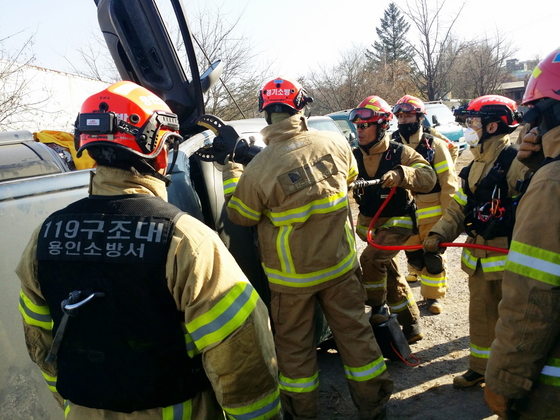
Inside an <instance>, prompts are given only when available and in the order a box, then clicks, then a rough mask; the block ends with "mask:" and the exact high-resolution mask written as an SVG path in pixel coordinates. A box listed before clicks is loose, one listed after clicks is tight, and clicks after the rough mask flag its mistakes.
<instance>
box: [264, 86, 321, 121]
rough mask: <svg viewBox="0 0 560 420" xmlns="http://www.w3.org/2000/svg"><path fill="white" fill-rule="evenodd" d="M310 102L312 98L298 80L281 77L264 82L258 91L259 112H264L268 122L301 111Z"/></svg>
mask: <svg viewBox="0 0 560 420" xmlns="http://www.w3.org/2000/svg"><path fill="white" fill-rule="evenodd" d="M311 102H313V98H312V97H310V96H308V95H307V93H306V92H305V90H304V89H303V87H302V86H301V85H300V84H299V83H298V82H295V81H290V80H287V79H284V78H282V77H278V78H276V79H273V80H271V81H269V82H267V83H265V85H264V86H263V87H262V89H261V90H260V91H259V112H264V115H265V119H266V122H267V123H268V124H272V123H273V122H275V121H276V120H281V119H285V118H287V117H290V116H292V115H295V114H297V113H299V112H302V110H303V109H304V108H305V106H306V105H307V104H309V103H311ZM273 120H274V121H273Z"/></svg>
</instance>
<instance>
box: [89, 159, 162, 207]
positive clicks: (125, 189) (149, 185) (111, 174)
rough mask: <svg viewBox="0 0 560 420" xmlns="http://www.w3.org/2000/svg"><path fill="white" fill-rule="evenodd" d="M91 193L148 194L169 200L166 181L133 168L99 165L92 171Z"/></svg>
mask: <svg viewBox="0 0 560 420" xmlns="http://www.w3.org/2000/svg"><path fill="white" fill-rule="evenodd" d="M89 193H90V194H92V195H123V194H148V195H153V196H156V197H161V198H163V199H164V200H165V201H167V189H166V188H165V183H164V182H163V181H160V180H159V179H157V178H154V177H153V176H150V175H142V174H140V173H138V172H136V171H133V170H126V169H119V168H111V167H108V166H98V167H97V169H96V171H95V173H93V172H92V176H91V181H90V188H89Z"/></svg>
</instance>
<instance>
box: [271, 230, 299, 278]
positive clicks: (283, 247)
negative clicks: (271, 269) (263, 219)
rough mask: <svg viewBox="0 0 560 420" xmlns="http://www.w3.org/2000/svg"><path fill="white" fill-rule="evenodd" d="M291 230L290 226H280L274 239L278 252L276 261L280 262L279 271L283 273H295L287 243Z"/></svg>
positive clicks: (288, 242) (288, 243)
mask: <svg viewBox="0 0 560 420" xmlns="http://www.w3.org/2000/svg"><path fill="white" fill-rule="evenodd" d="M292 229H293V228H292V226H280V229H279V230H278V236H277V237H276V250H277V252H278V259H279V260H280V267H281V270H282V271H283V272H284V273H295V272H296V269H295V267H294V261H293V259H292V252H291V250H290V241H289V239H290V232H291V231H292Z"/></svg>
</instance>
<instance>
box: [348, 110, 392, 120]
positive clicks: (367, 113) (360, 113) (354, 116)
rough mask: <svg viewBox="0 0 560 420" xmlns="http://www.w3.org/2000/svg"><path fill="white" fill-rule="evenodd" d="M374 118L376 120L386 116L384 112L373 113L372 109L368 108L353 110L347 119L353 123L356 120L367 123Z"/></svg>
mask: <svg viewBox="0 0 560 420" xmlns="http://www.w3.org/2000/svg"><path fill="white" fill-rule="evenodd" d="M375 117H377V118H382V117H387V114H386V113H385V112H377V111H374V110H373V109H370V108H354V109H353V110H352V111H350V114H349V115H348V119H349V120H350V121H352V122H354V123H355V122H356V121H358V120H364V121H367V120H370V119H372V118H375Z"/></svg>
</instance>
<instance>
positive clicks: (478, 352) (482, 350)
mask: <svg viewBox="0 0 560 420" xmlns="http://www.w3.org/2000/svg"><path fill="white" fill-rule="evenodd" d="M471 356H473V357H478V358H479V359H488V358H489V357H490V347H480V346H477V345H475V344H473V343H471Z"/></svg>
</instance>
